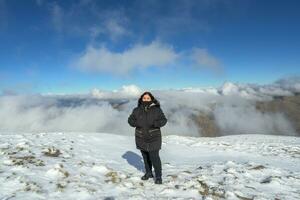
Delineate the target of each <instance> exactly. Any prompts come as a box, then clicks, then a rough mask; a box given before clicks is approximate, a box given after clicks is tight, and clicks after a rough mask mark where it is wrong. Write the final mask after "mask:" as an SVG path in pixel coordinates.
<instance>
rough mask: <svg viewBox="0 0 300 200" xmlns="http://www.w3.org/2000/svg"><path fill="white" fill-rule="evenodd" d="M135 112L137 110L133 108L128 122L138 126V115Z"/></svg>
mask: <svg viewBox="0 0 300 200" xmlns="http://www.w3.org/2000/svg"><path fill="white" fill-rule="evenodd" d="M135 112H136V110H135V109H133V111H132V113H131V114H130V115H129V117H128V124H129V125H130V126H132V127H136V126H137V124H136V120H137V119H136V115H135Z"/></svg>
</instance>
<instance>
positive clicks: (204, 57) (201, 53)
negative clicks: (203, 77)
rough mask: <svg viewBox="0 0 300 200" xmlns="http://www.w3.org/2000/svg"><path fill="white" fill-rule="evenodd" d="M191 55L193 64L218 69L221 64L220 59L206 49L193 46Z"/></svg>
mask: <svg viewBox="0 0 300 200" xmlns="http://www.w3.org/2000/svg"><path fill="white" fill-rule="evenodd" d="M191 57H192V60H194V62H195V64H198V65H199V66H201V67H209V68H214V69H218V68H219V67H220V65H221V64H220V61H219V60H218V59H217V58H216V57H215V56H213V55H212V54H210V53H209V52H208V51H207V49H201V48H194V49H193V50H192V54H191Z"/></svg>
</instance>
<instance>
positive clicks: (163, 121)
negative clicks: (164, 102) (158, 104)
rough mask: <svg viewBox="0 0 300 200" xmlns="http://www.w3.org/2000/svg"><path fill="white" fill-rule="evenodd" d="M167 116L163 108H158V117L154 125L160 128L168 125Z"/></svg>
mask: <svg viewBox="0 0 300 200" xmlns="http://www.w3.org/2000/svg"><path fill="white" fill-rule="evenodd" d="M167 121H168V120H167V118H166V116H165V114H164V112H163V111H162V109H161V108H159V109H158V117H157V119H155V120H154V127H157V128H160V127H163V126H164V125H166V123H167Z"/></svg>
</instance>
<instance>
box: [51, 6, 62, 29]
mask: <svg viewBox="0 0 300 200" xmlns="http://www.w3.org/2000/svg"><path fill="white" fill-rule="evenodd" d="M51 16H52V23H53V26H54V28H55V30H56V31H58V32H62V30H63V28H64V27H63V26H64V22H63V20H64V11H63V9H62V8H61V7H60V6H59V5H58V4H57V3H54V4H53V5H52V9H51Z"/></svg>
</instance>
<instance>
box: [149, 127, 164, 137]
mask: <svg viewBox="0 0 300 200" xmlns="http://www.w3.org/2000/svg"><path fill="white" fill-rule="evenodd" d="M160 135H161V132H160V129H159V128H154V129H149V136H150V138H155V137H160Z"/></svg>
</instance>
